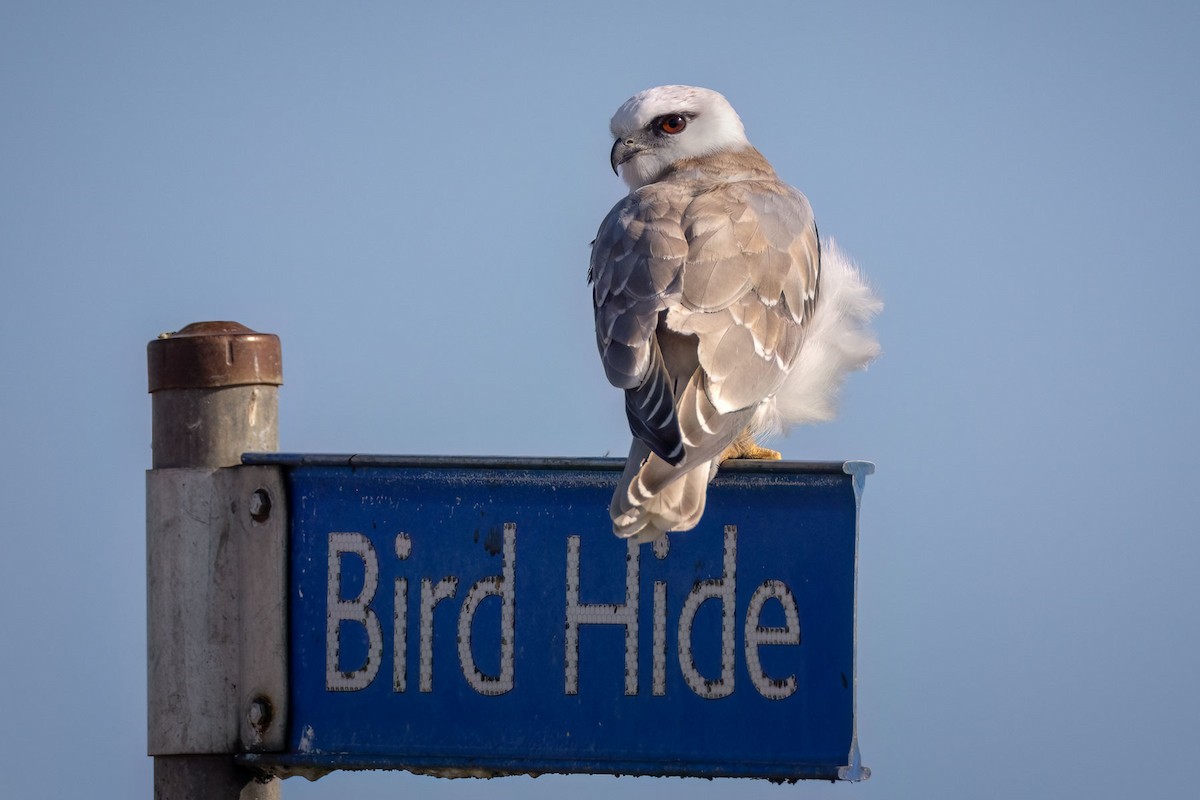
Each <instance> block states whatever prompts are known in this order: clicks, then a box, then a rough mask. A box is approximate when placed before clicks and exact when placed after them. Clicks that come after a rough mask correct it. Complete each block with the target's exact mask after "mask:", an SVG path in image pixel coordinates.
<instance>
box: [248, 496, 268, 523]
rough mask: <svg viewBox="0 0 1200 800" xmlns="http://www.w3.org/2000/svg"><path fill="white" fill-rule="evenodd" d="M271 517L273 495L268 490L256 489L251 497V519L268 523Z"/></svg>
mask: <svg viewBox="0 0 1200 800" xmlns="http://www.w3.org/2000/svg"><path fill="white" fill-rule="evenodd" d="M270 516H271V495H270V494H268V493H267V490H266V489H255V490H254V493H253V494H251V495H250V519H252V520H254V521H255V522H266V521H267V519H268V518H269V517H270Z"/></svg>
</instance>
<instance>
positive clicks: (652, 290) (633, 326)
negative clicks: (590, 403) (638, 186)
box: [590, 185, 691, 463]
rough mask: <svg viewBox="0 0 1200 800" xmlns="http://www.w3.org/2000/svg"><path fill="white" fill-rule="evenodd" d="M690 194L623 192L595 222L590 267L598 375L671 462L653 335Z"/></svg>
mask: <svg viewBox="0 0 1200 800" xmlns="http://www.w3.org/2000/svg"><path fill="white" fill-rule="evenodd" d="M690 199H691V198H690V196H689V195H686V194H684V193H681V192H679V191H678V190H676V191H670V190H668V189H667V188H666V187H663V186H661V185H660V186H657V187H646V188H645V189H642V190H639V191H637V192H634V193H632V194H630V195H629V197H627V198H626V199H625V200H623V201H622V202H621V203H618V204H617V206H616V207H615V208H613V210H612V211H611V212H609V215H608V216H607V217H606V218H605V220H604V222H603V223H602V224H601V225H600V231H599V233H598V234H597V236H596V241H595V243H594V244H593V246H592V260H591V270H590V275H591V280H592V283H593V288H592V297H593V301H594V303H595V311H596V346H597V347H598V348H599V350H600V359H601V361H602V362H603V364H604V371H605V374H606V375H607V376H608V380H609V381H610V382H611V383H612V384H613V385H614V386H617V387H619V388H622V389H625V390H626V403H625V407H626V413H627V415H628V417H629V424H630V428H631V429H632V430H633V432H634V434H635V435H637V437H638V438H640V439H642V440H643V441H645V442H646V443H647V444H648V445H649V446H650V447H651V449H653V450H654V452H656V453H658V454H659V455H660V456H661V457H663V458H666V459H668V460H669V461H671V462H672V463H675V462H676V461H678V460H679V458H681V457H682V444H681V441H680V434H679V425H678V421H677V419H676V416H675V399H674V395H673V392H672V388H671V380H670V376H669V375H668V374H667V371H666V367H665V366H664V364H663V359H662V355H661V353H660V352H659V350H658V344H657V341H656V340H655V338H654V332H655V329H656V328H657V327H658V323H659V315H660V313H661V312H662V311H663V310H665V309H667V308H669V307H671V306H673V305H675V304H676V303H678V302H679V296H680V292H681V290H682V271H683V263H684V259H685V258H686V256H687V253H688V245H687V240H686V239H684V235H683V228H682V227H681V226H680V218H681V217H682V214H683V208H684V207H685V206H686V204H687V202H688V200H690Z"/></svg>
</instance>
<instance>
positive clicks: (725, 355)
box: [588, 86, 881, 541]
mask: <svg viewBox="0 0 1200 800" xmlns="http://www.w3.org/2000/svg"><path fill="white" fill-rule="evenodd" d="M610 128H611V131H612V135H613V137H614V140H615V141H614V142H613V146H612V152H611V154H610V158H611V164H612V168H613V171H614V172H616V173H617V174H618V175H620V177H621V178H622V179H623V180H624V181H625V183H626V184H628V185H629V188H630V193H629V194H628V195H627V196H626V197H625V198H624V199H623V200H621V201H620V202H619V203H617V205H616V206H615V207H614V208H613V209H612V211H610V212H609V214H608V216H607V217H605V219H604V222H603V223H601V225H600V231H599V233H598V234H597V236H596V240H595V242H594V243H593V245H592V257H591V268H590V270H589V272H588V279H589V281H590V282H591V284H592V289H593V292H592V298H593V301H594V304H595V313H596V343H597V346H598V347H599V349H600V357H601V360H602V362H603V364H604V370H605V373H606V374H607V377H608V380H609V381H610V382H611V383H612V384H613V385H614V386H616V387H618V388H620V389H623V390H625V412H626V416H627V418H628V420H629V426H630V429H631V430H632V432H633V436H634V438H633V444H632V446H631V447H630V450H629V458H628V461H627V462H626V465H625V470H624V473H623V474H622V475H621V479H620V482H619V483H618V486H617V489H616V492H615V493H614V495H613V499H612V503H611V505H610V508H609V511H610V514H611V516H612V521H613V532H614V533H615V534H616V535H618V536H621V537H625V538H629V537H633V538H636V539H637V540H638V541H652V540H654V539H657V538H658V537H659V536H661V535H663V534H664V533H665V532H667V531H686V530H690V529H691V528H693V527H695V526H696V524H697V523H698V522H699V521H700V517H701V515H702V514H703V513H704V501H705V492H706V490H707V486H708V483H709V481H710V480H711V479H712V477H713V475H715V474H716V470H717V466H718V465H719V464H720V462H721V461H723V460H725V459H727V458H775V459H777V458H779V457H780V454H779V453H777V452H776V451H774V450H768V449H766V448H763V447H761V446H760V445H759V444H758V443H757V442H756V438H757V437H759V436H762V435H764V434H773V433H781V432H784V431H786V430H787V428H788V427H789V426H790V425H792V424H796V423H800V422H815V421H819V420H824V419H829V418H831V417H832V416H833V413H834V404H835V401H836V395H837V392H838V390H839V389H840V387H841V383H842V380H843V378H844V376H845V374H846V373H847V372H848V371H850V370H854V369H861V368H863V367H865V366H866V364H867V363H868V362H869V361H871V359H873V358H874V357H875V356H876V355H877V354H878V352H879V345H878V343H877V342H876V340H875V338H874V335H873V334H872V333H871V331H870V330H869V329H868V328H867V323H868V322H869V320H870V318H871V317H872V316H873V315H874V314H875V313H877V312H878V310H879V309H880V308H881V304H880V303H879V301H878V300H876V298H875V297H874V295H873V294H872V293H871V291H870V289H869V288H868V287H867V286H866V285H865V283H864V282H863V280H862V278H861V277H860V275H859V273H858V270H857V269H856V268H855V267H854V266H853V265H852V264H851V263H850V261H849V260H848V259H847V257H846V256H845V255H843V254H842V252H841V251H840V250H839V249H838V248H837V247H836V246H835V245H834V244H833V242H832V241H826V242H824V243H822V242H821V240H820V239H819V237H818V234H817V227H816V224H815V222H814V220H813V212H812V209H811V207H810V206H809V203H808V200H807V199H806V198H805V197H804V195H802V194H801V193H800V192H799V191H797V190H796V189H794V188H792V187H791V186H788V185H787V184H785V183H783V182H782V181H781V180H780V179H779V177H778V176H777V175H776V174H775V170H774V169H773V168H772V167H771V165H770V164H769V163H768V162H767V160H766V159H765V158H764V157H763V156H762V154H761V153H759V152H758V150H756V149H755V148H754V147H753V146H751V144H750V142H749V141H748V140H747V138H746V133H745V128H744V127H743V125H742V121H741V119H740V118H739V117H738V115H737V113H736V112H735V111H734V110H733V107H732V106H730V104H729V102H728V101H727V100H726V99H725V98H724V97H723V96H722V95H720V94H718V93H717V92H714V91H712V90H709V89H701V88H697V87H693V86H659V87H657V88H653V89H647V90H646V91H643V92H640V93H639V94H636V95H634V96H633V97H631V98H629V100H627V101H626V102H625V103H624V104H623V105H622V106H621V107H620V108H619V109H618V110H617V113H616V114H615V115H614V116H613V118H612V122H611V125H610Z"/></svg>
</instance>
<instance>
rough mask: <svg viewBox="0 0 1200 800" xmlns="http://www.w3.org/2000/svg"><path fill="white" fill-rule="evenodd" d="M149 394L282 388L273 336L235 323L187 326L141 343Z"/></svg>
mask: <svg viewBox="0 0 1200 800" xmlns="http://www.w3.org/2000/svg"><path fill="white" fill-rule="evenodd" d="M146 360H147V367H148V374H149V379H150V391H151V392H157V391H158V390H159V389H214V388H219V387H221V386H247V385H254V384H266V385H270V386H280V385H282V384H283V356H282V354H281V350H280V346H279V337H278V336H276V335H275V334H273V333H258V332H256V331H252V330H250V329H249V328H247V327H246V326H245V325H241V324H239V323H237V322H193V323H192V324H191V325H188V326H187V327H185V328H183V329H182V330H180V331H178V332H176V333H164V334H162V335H160V336H159V337H158V338H157V339H155V340H154V341H152V342H150V343H149V344H148V345H146Z"/></svg>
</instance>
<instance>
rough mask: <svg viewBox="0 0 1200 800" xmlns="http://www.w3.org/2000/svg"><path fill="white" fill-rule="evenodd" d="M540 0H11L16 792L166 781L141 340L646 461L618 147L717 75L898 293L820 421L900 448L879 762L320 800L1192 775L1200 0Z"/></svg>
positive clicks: (373, 406)
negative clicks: (619, 255)
mask: <svg viewBox="0 0 1200 800" xmlns="http://www.w3.org/2000/svg"><path fill="white" fill-rule="evenodd" d="M435 5H436V8H435ZM507 5H509V4H502V3H474V4H472V3H456V2H446V3H440V4H432V3H429V4H401V3H369V2H358V3H301V2H289V3H267V2H263V3H254V4H247V3H222V2H207V3H149V2H146V3H125V2H108V3H91V2H41V3H18V2H5V3H3V4H2V5H0V269H2V270H3V283H2V286H3V288H2V289H0V312H2V313H0V365H3V369H4V372H5V374H6V379H5V381H4V390H3V393H2V396H3V400H2V401H0V408H2V409H3V411H2V413H0V443H2V445H3V448H4V451H5V452H4V459H3V463H2V465H0V508H2V509H3V520H4V522H3V538H2V539H0V542H2V548H3V552H2V554H0V641H2V642H3V645H2V648H3V650H2V652H3V654H4V657H3V658H2V659H0V684H2V685H3V690H2V691H0V794H3V795H4V796H5V797H44V798H56V797H64V798H65V797H78V796H81V795H84V796H87V797H92V798H99V799H100V800H105V799H106V798H118V797H122V798H124V797H148V796H149V793H150V760H149V759H148V758H146V757H145V755H144V753H145V714H146V711H145V617H144V594H145V589H144V586H145V576H144V521H143V519H144V516H143V514H144V505H143V503H144V499H143V481H144V478H143V470H145V469H146V468H147V467H148V466H149V464H150V400H149V396H148V395H147V394H146V392H145V389H146V383H145V381H146V378H145V355H144V353H145V345H146V342H147V341H149V340H150V339H152V338H153V337H154V336H155V335H156V334H158V333H159V332H160V331H164V330H174V329H177V328H179V327H181V326H183V325H185V324H187V323H189V322H193V321H198V320H207V319H233V320H237V321H239V322H242V323H244V324H247V325H249V326H251V327H254V328H256V329H258V330H264V331H270V332H274V333H277V334H279V335H280V336H281V337H282V340H283V348H284V362H285V367H284V369H285V379H286V381H287V383H286V386H285V387H284V388H283V390H282V397H281V415H282V422H281V426H282V444H283V447H284V449H287V450H307V451H326V452H329V451H335V452H345V451H360V452H385V453H445V454H513V455H570V456H592V455H603V454H605V453H613V454H623V453H624V452H625V449H626V447H627V436H628V434H627V429H626V426H625V423H624V420H623V418H622V411H621V401H620V396H619V394H618V393H616V392H615V390H612V389H611V388H609V387H608V386H607V384H606V383H605V381H604V378H603V375H602V372H601V370H600V367H599V363H598V361H597V358H596V355H595V352H594V343H593V335H592V322H591V317H590V314H591V311H590V298H589V294H588V290H587V287H586V284H585V281H584V275H585V271H586V262H587V256H588V242H589V241H590V240H591V239H592V237H593V235H594V234H595V230H596V227H597V226H598V224H599V221H600V219H601V218H602V216H603V215H604V213H605V212H606V211H607V210H608V208H609V207H610V206H611V205H612V204H613V203H614V202H615V201H616V200H617V199H618V198H619V197H620V195H621V194H622V185H621V184H620V183H619V181H618V180H617V179H616V178H615V177H613V175H612V173H611V172H610V170H609V167H608V150H609V140H608V133H607V122H608V118H609V116H610V115H611V113H612V112H613V111H614V110H615V108H616V107H617V105H619V104H620V103H621V102H622V101H623V100H624V99H625V98H626V97H628V96H629V95H630V94H632V93H634V92H635V91H638V90H640V89H643V88H646V87H648V86H653V85H657V84H662V83H692V84H698V85H703V86H709V87H712V88H715V89H717V90H719V91H722V92H724V93H725V94H726V95H727V96H728V97H729V99H730V100H731V102H732V103H733V104H734V106H735V107H736V108H737V109H738V110H739V111H740V112H741V114H742V117H743V119H744V120H745V123H746V127H747V129H748V132H749V135H750V138H751V140H752V141H753V142H754V143H755V144H757V145H758V147H759V148H760V149H761V150H762V151H763V152H764V153H765V154H766V155H767V157H768V158H770V159H771V160H772V161H773V162H774V164H775V166H776V168H777V169H778V171H779V172H780V173H781V174H782V175H783V176H784V177H785V178H786V179H788V180H789V181H790V182H792V183H794V184H796V185H797V186H799V187H800V188H801V189H802V190H803V191H805V192H806V193H807V194H808V196H809V198H810V199H811V201H812V203H813V206H814V207H815V209H816V214H817V219H818V222H819V224H820V227H821V231H822V233H824V234H826V235H832V236H834V237H835V238H837V239H838V241H839V242H840V243H841V244H842V245H843V247H845V248H846V249H847V250H849V251H850V252H851V253H853V254H854V255H855V256H856V257H857V258H858V260H859V261H860V262H861V264H862V265H863V267H864V269H865V270H866V272H867V273H868V274H869V276H870V277H871V280H872V281H873V283H874V285H875V286H876V287H877V289H878V290H879V292H880V293H881V294H882V295H883V297H884V299H885V301H886V303H887V308H886V310H885V312H884V314H883V316H882V317H881V318H880V319H879V321H878V325H877V328H878V330H879V333H880V337H881V340H882V343H883V346H884V350H885V353H884V355H883V357H882V358H881V359H880V360H879V361H878V362H877V364H876V365H874V366H873V367H872V368H871V370H870V371H869V372H868V373H866V374H862V375H855V376H853V377H852V379H851V380H850V382H849V385H848V391H847V395H846V402H845V404H844V408H843V413H842V416H841V418H840V419H839V421H838V422H836V423H832V424H828V425H824V426H820V427H814V428H810V429H804V430H799V431H796V432H794V433H793V435H792V436H791V437H790V438H789V439H787V440H784V441H783V442H782V449H783V450H784V453H785V455H786V456H787V457H790V458H800V459H810V458H830V459H836V458H850V457H854V458H867V459H870V460H873V461H875V462H876V463H877V464H878V472H877V474H876V475H875V476H874V477H873V478H872V479H871V480H870V481H869V483H868V486H867V493H866V497H865V505H864V515H863V529H862V540H861V562H860V576H859V584H860V597H859V735H860V739H861V744H862V749H863V757H864V761H865V763H866V764H868V765H869V766H870V767H871V768H872V769H873V771H874V777H873V778H872V779H871V780H870V781H868V782H867V783H865V784H862V785H857V786H831V785H828V784H811V785H802V786H798V787H777V786H772V785H769V784H762V783H749V784H742V783H739V784H736V785H734V784H731V783H729V782H724V781H718V782H705V781H685V780H680V779H615V778H605V777H598V778H589V777H572V778H560V777H544V778H540V779H537V780H532V781H531V780H529V779H506V780H501V781H493V782H491V783H481V782H476V781H468V782H449V781H435V780H432V779H427V778H415V777H413V776H410V775H406V774H367V775H353V774H349V775H338V776H331V777H328V778H325V779H323V780H321V781H320V782H318V783H315V784H308V783H306V782H304V781H302V780H300V779H293V780H289V781H287V782H286V783H285V785H284V796H285V797H286V798H309V797H324V798H332V797H347V796H354V797H360V798H382V797H399V796H408V795H412V794H413V793H418V794H419V795H420V796H423V797H434V798H441V797H464V798H484V797H487V798H495V797H514V798H515V797H521V798H526V797H533V798H541V797H544V798H551V797H554V798H557V797H561V796H562V795H563V794H564V793H568V792H569V793H570V794H571V795H572V796H574V797H578V798H580V800H583V799H584V798H593V797H595V798H600V797H604V798H607V797H611V796H613V794H614V793H617V792H620V793H622V794H623V796H628V797H634V798H637V797H650V796H653V797H656V798H673V797H685V796H686V797H688V798H696V797H728V796H729V795H730V794H731V793H734V792H737V793H738V794H739V796H746V797H772V798H775V797H805V798H826V797H837V798H847V797H851V796H853V797H855V798H888V800H896V799H897V798H930V797H947V798H951V797H952V798H989V797H1018V796H1019V797H1024V798H1059V797H1087V798H1089V799H1094V798H1128V797H1137V796H1154V797H1184V796H1192V794H1193V793H1194V792H1195V778H1194V777H1193V775H1192V771H1193V770H1192V769H1191V767H1192V765H1193V763H1194V761H1195V753H1196V750H1197V745H1198V744H1200V741H1198V736H1197V733H1196V731H1197V722H1196V721H1197V719H1200V689H1198V688H1197V675H1198V674H1200V642H1198V638H1200V637H1198V634H1197V625H1196V622H1195V617H1196V611H1197V608H1200V588H1198V587H1200V581H1197V578H1196V571H1197V566H1198V565H1200V525H1198V524H1197V519H1198V518H1200V491H1197V488H1196V486H1197V478H1198V477H1200V475H1198V472H1200V470H1198V468H1197V460H1196V449H1197V444H1198V439H1200V423H1198V422H1197V419H1198V415H1197V410H1196V409H1197V383H1198V378H1200V357H1198V355H1197V342H1198V341H1200V322H1198V316H1197V313H1196V310H1195V303H1196V298H1197V296H1198V295H1200V269H1198V267H1200V263H1198V262H1200V257H1198V256H1197V252H1198V250H1200V248H1198V244H1200V242H1198V240H1197V233H1196V231H1197V221H1196V220H1197V213H1198V212H1200V188H1198V187H1200V159H1198V157H1197V142H1200V119H1198V114H1200V80H1198V78H1200V48H1198V47H1197V46H1196V42H1197V40H1198V39H1200V6H1198V5H1197V4H1195V3H1189V2H1179V3H1167V2H1163V3H1133V2H1129V3H1072V4H1065V3H1045V2H1038V3H1011V2H1003V3H1000V2H997V3H962V4H953V3H903V4H894V3H809V2H777V3H766V2H738V3H714V2H699V1H697V2H671V1H670V0H660V2H656V3H652V4H641V5H636V4H628V3H626V4H621V3H611V2H609V3H591V4H588V5H587V6H586V7H585V6H583V5H582V4H575V3H563V2H554V3H525V4H522V5H521V6H520V8H519V9H517V8H516V7H515V6H516V4H512V5H513V6H514V8H512V9H506V8H504V6H507ZM1189 786H1191V787H1192V788H1191V789H1188V788H1187V787H1189Z"/></svg>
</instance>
